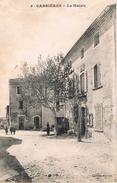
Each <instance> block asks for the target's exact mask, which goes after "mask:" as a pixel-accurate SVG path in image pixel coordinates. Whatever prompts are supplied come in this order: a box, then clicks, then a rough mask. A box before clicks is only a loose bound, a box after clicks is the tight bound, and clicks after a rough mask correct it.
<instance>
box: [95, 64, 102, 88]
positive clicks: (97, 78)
mask: <svg viewBox="0 0 117 183" xmlns="http://www.w3.org/2000/svg"><path fill="white" fill-rule="evenodd" d="M100 86H101V72H100V64H96V65H95V66H94V89H96V88H99V87H100Z"/></svg>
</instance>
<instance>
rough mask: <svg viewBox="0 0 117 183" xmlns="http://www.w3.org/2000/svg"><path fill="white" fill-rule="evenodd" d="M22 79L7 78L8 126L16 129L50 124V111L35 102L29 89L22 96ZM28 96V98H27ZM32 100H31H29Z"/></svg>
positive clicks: (52, 119) (52, 120) (35, 128)
mask: <svg viewBox="0 0 117 183" xmlns="http://www.w3.org/2000/svg"><path fill="white" fill-rule="evenodd" d="M23 84H24V82H23V79H21V78H17V79H10V80H9V115H7V116H9V126H14V127H15V128H16V129H19V130H23V129H34V130H39V129H41V128H46V125H47V122H49V124H50V126H51V125H53V124H54V117H53V115H52V111H51V110H50V109H49V108H47V107H44V106H42V104H40V103H38V102H36V100H30V99H33V97H32V96H31V95H30V91H25V92H26V93H25V97H24V96H23ZM29 98H30V99H29ZM30 101H32V102H30Z"/></svg>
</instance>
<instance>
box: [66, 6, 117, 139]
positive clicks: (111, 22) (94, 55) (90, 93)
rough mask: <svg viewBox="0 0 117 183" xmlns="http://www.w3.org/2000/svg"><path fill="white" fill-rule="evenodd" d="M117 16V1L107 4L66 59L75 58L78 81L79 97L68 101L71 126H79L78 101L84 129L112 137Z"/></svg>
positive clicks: (76, 80) (73, 60)
mask: <svg viewBox="0 0 117 183" xmlns="http://www.w3.org/2000/svg"><path fill="white" fill-rule="evenodd" d="M115 19H116V5H110V6H107V7H106V8H105V9H104V11H103V12H102V13H101V14H100V15H99V16H98V17H97V18H96V19H95V20H94V22H93V23H92V24H91V25H90V26H89V27H88V29H87V30H86V31H85V32H84V33H83V35H82V36H81V37H80V38H79V39H78V41H77V42H76V43H75V44H74V45H73V47H72V48H71V49H70V51H69V52H68V53H67V55H66V56H65V58H64V62H68V61H71V62H72V66H73V69H74V76H73V82H74V81H75V82H77V84H78V90H77V95H76V98H74V95H73V97H71V99H69V101H68V102H67V104H66V107H67V113H66V115H67V117H68V118H69V119H70V120H69V121H70V122H71V126H75V123H74V105H75V103H77V104H78V108H79V110H80V112H79V114H78V115H79V116H78V120H80V122H81V131H82V133H84V131H85V129H86V128H87V127H89V129H92V130H95V131H98V132H103V133H104V134H105V135H106V136H107V137H108V138H110V139H111V138H112V136H113V129H114V128H115V122H116V119H115V117H116V115H115V107H116V103H115V82H116V78H115V68H116V47H115V46H116V45H115V40H116V37H115V36H116V31H115V29H116V26H115ZM75 92H76V91H75Z"/></svg>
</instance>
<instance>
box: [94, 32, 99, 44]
mask: <svg viewBox="0 0 117 183" xmlns="http://www.w3.org/2000/svg"><path fill="white" fill-rule="evenodd" d="M99 42H100V41H99V32H98V33H97V34H95V36H94V47H96V46H97V45H98V44H99Z"/></svg>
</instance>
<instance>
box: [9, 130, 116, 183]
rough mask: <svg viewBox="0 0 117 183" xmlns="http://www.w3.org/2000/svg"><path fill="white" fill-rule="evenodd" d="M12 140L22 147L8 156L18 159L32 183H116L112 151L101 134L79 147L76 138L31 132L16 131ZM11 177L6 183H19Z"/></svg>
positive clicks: (15, 146)
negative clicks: (19, 140)
mask: <svg viewBox="0 0 117 183" xmlns="http://www.w3.org/2000/svg"><path fill="white" fill-rule="evenodd" d="M15 137H16V138H18V139H21V140H22V143H21V144H20V145H14V146H11V147H10V148H9V149H8V152H9V153H10V155H12V156H15V157H16V158H17V161H18V162H20V165H21V166H22V167H23V170H24V172H25V173H26V174H27V175H28V177H29V178H30V181H32V182H34V183H52V182H53V183H114V182H116V181H115V180H114V177H113V172H114V163H113V153H112V150H113V147H112V144H111V143H110V142H109V141H108V140H107V139H106V138H105V137H104V136H103V134H98V133H96V134H95V135H94V137H93V138H92V139H88V140H87V139H84V140H83V141H82V142H81V143H78V142H77V141H76V138H70V137H57V138H56V137H55V136H49V137H47V136H46V135H45V134H44V133H41V132H34V131H18V132H17V134H16V136H15ZM20 176H21V175H20ZM14 177H15V178H16V176H11V177H10V178H9V179H7V181H10V182H13V181H19V180H18V179H14ZM24 181H26V180H24Z"/></svg>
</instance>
